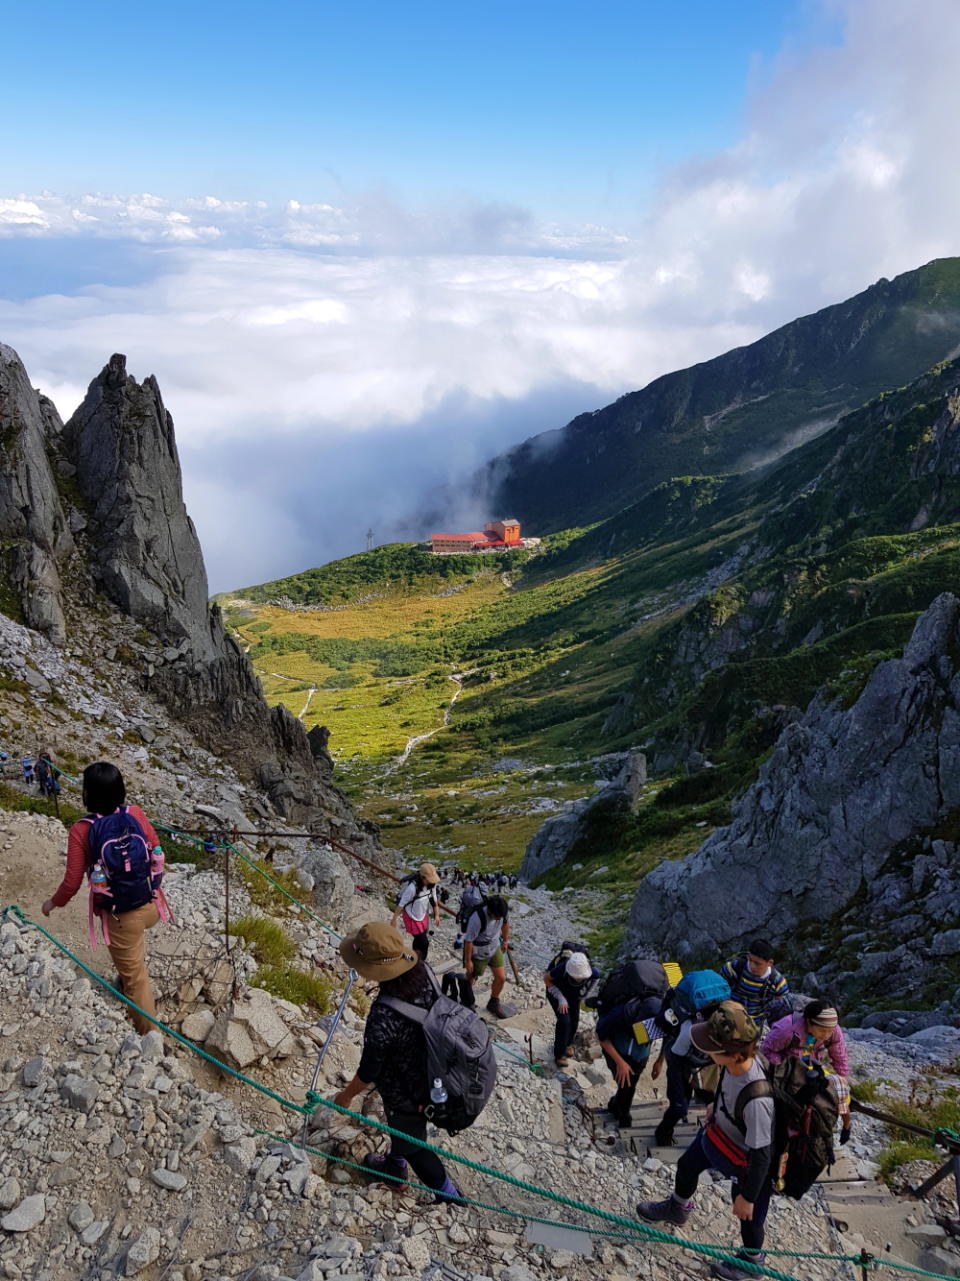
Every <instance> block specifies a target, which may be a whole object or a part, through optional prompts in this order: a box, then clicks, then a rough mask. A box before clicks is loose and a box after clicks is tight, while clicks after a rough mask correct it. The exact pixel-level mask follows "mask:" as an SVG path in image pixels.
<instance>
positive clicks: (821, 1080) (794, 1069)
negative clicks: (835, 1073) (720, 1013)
mask: <svg viewBox="0 0 960 1281" xmlns="http://www.w3.org/2000/svg"><path fill="white" fill-rule="evenodd" d="M766 1073H767V1075H766V1078H765V1079H764V1080H762V1081H751V1082H750V1084H749V1085H747V1086H744V1088H743V1089H742V1090H741V1091H740V1093H739V1095H738V1096H737V1102H736V1105H735V1107H734V1109H733V1112H734V1114H733V1116H732V1117H731V1116H730V1115H729V1113H728V1112H727V1110H726V1108H725V1107H724V1106H723V1073H722V1072H721V1074H720V1084H719V1086H718V1087H717V1094H716V1099H715V1100H714V1103H715V1106H717V1107H719V1108H720V1110H721V1111H722V1112H723V1114H724V1116H726V1117H727V1119H728V1120H730V1121H732V1122H733V1124H734V1125H735V1126H736V1127H737V1129H738V1130H739V1131H740V1132H741V1134H744V1135H745V1134H746V1132H747V1127H746V1123H745V1122H744V1119H743V1112H744V1109H745V1108H746V1106H747V1104H748V1103H749V1102H750V1101H751V1100H752V1099H763V1098H772V1099H773V1108H774V1111H773V1116H774V1121H773V1163H772V1174H773V1189H774V1191H775V1192H779V1193H780V1194H781V1195H782V1196H788V1197H792V1198H793V1199H794V1200H795V1201H799V1200H800V1198H801V1197H802V1196H803V1195H804V1194H805V1193H807V1192H809V1191H810V1189H811V1187H813V1185H814V1183H816V1181H817V1179H818V1178H819V1177H820V1175H821V1174H822V1173H823V1171H824V1170H825V1169H826V1168H827V1166H829V1165H833V1162H834V1153H833V1134H834V1130H835V1129H836V1124H837V1117H838V1115H839V1106H838V1101H837V1096H836V1095H835V1094H834V1092H833V1090H831V1088H830V1084H829V1080H828V1077H827V1074H826V1073H825V1072H824V1070H823V1068H822V1067H820V1066H819V1064H813V1065H811V1066H809V1067H808V1066H807V1064H806V1063H804V1062H803V1060H802V1059H798V1058H796V1057H794V1056H793V1055H790V1056H789V1057H788V1058H786V1059H784V1061H783V1062H782V1063H778V1064H776V1066H774V1067H767V1069H766Z"/></svg>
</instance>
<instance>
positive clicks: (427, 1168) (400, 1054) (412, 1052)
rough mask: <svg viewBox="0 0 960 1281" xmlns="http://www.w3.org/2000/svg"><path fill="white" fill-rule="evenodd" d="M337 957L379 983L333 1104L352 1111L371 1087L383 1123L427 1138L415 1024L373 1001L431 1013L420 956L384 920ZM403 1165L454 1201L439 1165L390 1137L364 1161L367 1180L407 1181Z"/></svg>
mask: <svg viewBox="0 0 960 1281" xmlns="http://www.w3.org/2000/svg"><path fill="white" fill-rule="evenodd" d="M340 955H341V956H342V957H343V959H344V961H346V963H347V965H349V966H351V967H352V968H353V969H355V970H357V971H358V972H359V973H360V974H362V975H363V977H364V978H365V979H372V980H373V981H374V982H377V983H379V984H380V991H379V993H378V994H377V999H376V1000H375V1001H374V1002H373V1005H372V1006H371V1007H370V1013H369V1014H368V1015H367V1022H366V1026H365V1027H364V1029H363V1053H362V1055H361V1057H360V1064H359V1066H358V1068H357V1073H356V1076H354V1078H353V1080H352V1081H351V1082H350V1083H349V1085H347V1086H346V1088H345V1089H343V1090H341V1091H340V1093H339V1094H338V1095H336V1097H335V1098H334V1100H333V1101H334V1103H336V1104H338V1105H339V1106H340V1107H342V1108H352V1107H353V1100H354V1099H355V1098H356V1096H357V1095H358V1094H362V1093H363V1092H364V1091H365V1090H369V1089H370V1088H371V1086H376V1088H377V1091H378V1092H379V1094H380V1098H381V1099H382V1101H383V1109H384V1112H385V1113H386V1117H387V1124H388V1125H389V1126H391V1127H392V1128H393V1129H394V1130H402V1131H403V1133H404V1134H409V1135H410V1136H411V1137H412V1138H415V1139H426V1137H427V1116H426V1114H425V1109H426V1108H427V1107H428V1106H429V1104H430V1082H429V1078H428V1073H427V1042H426V1037H425V1036H424V1032H423V1028H422V1027H421V1026H420V1025H419V1024H417V1023H415V1022H414V1021H413V1020H412V1019H410V1018H406V1017H405V1016H404V1015H403V1014H401V1013H400V1012H399V1011H398V1010H395V1009H391V1007H390V1006H389V1005H385V1004H384V1003H383V1002H382V1001H381V1000H380V999H379V998H380V997H384V996H386V997H395V998H397V999H399V1000H401V1001H406V1002H408V1003H409V1004H410V1005H416V1006H422V1007H423V1008H424V1009H430V1007H431V1006H432V1005H433V1003H434V1001H435V1000H436V999H437V994H436V988H435V980H434V979H433V977H432V975H431V973H430V970H429V968H428V966H427V965H426V963H425V961H424V959H423V957H422V956H418V955H417V953H416V952H414V951H413V949H412V948H411V947H408V946H407V942H406V940H405V939H404V937H403V935H402V934H401V933H400V932H399V931H398V930H395V929H393V928H392V926H389V925H387V924H386V922H384V921H371V922H370V923H369V924H368V925H362V926H361V927H360V929H358V930H356V931H355V932H354V933H353V934H351V935H350V936H349V937H347V938H345V939H343V940H342V941H341V943H340ZM408 1162H409V1164H410V1165H412V1166H413V1170H414V1173H415V1174H416V1176H417V1178H418V1179H420V1181H421V1182H422V1183H425V1184H426V1185H427V1187H428V1188H432V1189H433V1190H434V1191H435V1193H436V1199H437V1201H454V1202H456V1201H458V1200H460V1192H459V1190H458V1189H457V1188H456V1187H455V1186H454V1184H453V1183H452V1182H451V1180H450V1178H449V1176H448V1174H447V1172H446V1170H445V1169H444V1166H443V1162H442V1161H441V1160H440V1158H439V1157H438V1156H437V1155H436V1154H435V1153H433V1152H429V1151H427V1149H426V1148H420V1147H417V1146H416V1145H415V1144H413V1143H408V1142H406V1141H405V1140H403V1139H398V1138H396V1137H395V1136H392V1137H391V1139H390V1148H389V1150H388V1151H387V1152H386V1153H382V1152H369V1153H367V1155H366V1156H365V1157H364V1158H363V1165H364V1166H365V1167H366V1169H367V1170H368V1171H369V1173H370V1174H371V1175H374V1176H377V1175H379V1176H381V1177H382V1176H383V1175H394V1176H395V1177H396V1178H399V1179H406V1177H407V1164H408ZM385 1182H388V1183H390V1182H391V1180H390V1179H387V1180H385ZM394 1186H395V1185H394Z"/></svg>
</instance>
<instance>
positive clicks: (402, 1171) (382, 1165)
mask: <svg viewBox="0 0 960 1281" xmlns="http://www.w3.org/2000/svg"><path fill="white" fill-rule="evenodd" d="M360 1164H361V1165H362V1166H363V1168H364V1170H365V1171H366V1173H367V1174H369V1175H370V1176H371V1177H372V1178H374V1179H378V1178H379V1179H383V1181H384V1182H385V1183H397V1182H401V1183H406V1181H407V1163H406V1161H404V1159H403V1157H399V1156H391V1155H390V1154H389V1153H388V1152H368V1153H367V1155H366V1156H365V1157H364V1158H363V1160H362V1161H361V1162H360Z"/></svg>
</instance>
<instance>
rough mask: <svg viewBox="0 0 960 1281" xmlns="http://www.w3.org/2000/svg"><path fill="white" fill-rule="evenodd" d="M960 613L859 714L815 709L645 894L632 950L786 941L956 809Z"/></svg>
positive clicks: (888, 665)
mask: <svg viewBox="0 0 960 1281" xmlns="http://www.w3.org/2000/svg"><path fill="white" fill-rule="evenodd" d="M958 660H960V601H958V599H957V598H956V597H955V596H953V595H950V594H944V595H942V596H939V597H938V598H937V599H936V600H935V601H934V602H933V604H932V605H931V606H930V607H929V609H927V610H926V612H925V613H924V614H923V615H922V616H921V617H920V619H919V620H918V622H917V625H916V628H915V630H914V633H913V636H912V638H911V640H910V642H909V643H908V644H907V645H906V646H905V648H904V652H903V657H902V658H898V659H892V660H890V661H888V662H885V663H881V664H880V665H879V666H878V667H877V668H876V670H875V671H874V672H873V674H872V675H871V677H870V679H869V680H868V682H867V684H866V686H865V688H864V690H863V692H862V693H861V695H860V697H859V698H858V699H857V701H856V703H855V704H854V705H853V706H852V707H850V708H843V707H842V706H840V705H839V704H837V703H832V704H824V703H823V702H822V701H819V700H814V702H813V703H812V704H811V706H810V707H809V708H808V710H807V712H806V714H805V715H804V716H803V717H802V719H801V720H800V721H798V722H796V723H794V724H792V725H790V726H788V727H787V728H786V729H785V730H784V731H783V733H782V734H781V736H780V738H779V740H778V742H777V744H776V747H775V748H774V751H773V753H772V755H771V756H770V758H769V760H768V761H767V762H766V763H765V765H764V766H763V768H762V769H761V771H760V775H759V777H758V779H757V782H756V783H755V784H754V785H753V786H752V787H751V788H750V789H749V791H748V792H747V793H746V794H745V796H744V797H743V799H742V800H741V801H740V803H739V804H738V805H737V807H736V809H735V811H734V814H733V820H732V822H731V824H730V826H729V827H725V828H721V829H719V830H718V831H716V832H714V833H713V835H712V836H711V837H709V838H708V840H707V841H706V842H705V844H704V845H702V846H701V848H700V849H699V850H697V851H696V852H695V853H694V854H692V855H690V856H689V857H688V858H686V859H684V860H682V861H681V862H669V863H663V864H661V865H660V866H659V867H658V868H656V869H655V870H654V871H653V872H651V873H650V874H649V875H648V876H646V877H645V878H644V879H643V881H641V883H640V885H639V887H638V890H637V895H636V898H635V900H634V903H633V907H632V909H631V913H630V922H629V926H628V930H627V936H626V940H625V943H626V946H628V947H630V948H638V949H645V948H650V949H661V948H666V949H668V950H669V951H670V952H671V953H676V955H677V956H678V957H680V958H681V959H682V958H685V957H691V956H693V955H696V954H698V953H700V954H706V953H709V954H710V955H715V954H716V951H717V949H726V948H730V947H735V946H737V945H739V944H740V943H741V942H742V941H743V940H744V939H745V938H747V937H748V936H749V935H750V934H753V933H757V934H764V935H767V936H770V937H771V938H772V939H773V940H774V941H776V940H780V939H785V938H786V937H787V936H788V935H789V932H790V930H791V929H792V927H794V926H795V925H796V924H797V923H798V922H800V921H804V920H809V919H811V918H813V919H815V918H819V917H828V916H830V915H831V914H832V913H834V912H836V911H838V910H839V909H841V908H843V907H844V906H845V905H846V904H847V903H848V902H849V900H850V899H851V898H852V896H853V895H854V894H855V893H856V892H857V891H858V890H859V889H860V887H861V886H862V885H863V884H864V883H866V884H867V885H870V884H871V883H872V882H873V881H874V880H875V878H876V877H877V876H878V874H879V872H880V869H881V868H882V866H883V864H884V862H885V860H886V859H887V857H888V855H889V854H890V853H891V851H892V850H894V848H895V847H896V846H898V845H899V844H900V843H901V842H903V841H904V840H906V839H907V838H908V837H910V836H911V835H913V834H915V833H917V832H918V831H923V830H924V829H926V830H929V829H931V828H933V827H935V826H936V824H937V823H939V822H941V821H942V820H943V819H944V818H946V817H947V816H948V815H949V814H950V813H951V811H954V810H956V809H957V808H958V807H960V674H958V667H957V665H958Z"/></svg>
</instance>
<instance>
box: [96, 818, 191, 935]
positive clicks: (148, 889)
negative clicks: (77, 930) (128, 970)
mask: <svg viewBox="0 0 960 1281" xmlns="http://www.w3.org/2000/svg"><path fill="white" fill-rule="evenodd" d="M84 821H85V822H87V823H89V824H90V832H89V835H88V838H87V840H88V850H89V861H88V865H87V879H88V881H89V882H90V911H89V920H90V941H91V943H92V945H93V947H94V948H95V947H96V945H97V944H96V939H95V936H94V928H93V921H94V917H95V916H99V917H100V923H101V926H102V929H103V941H104V942H105V943H109V942H110V933H109V926H108V924H107V917H108V916H110V915H114V916H116V915H120V914H121V913H123V912H132V911H133V910H134V909H135V908H138V907H143V906H144V905H145V904H146V903H152V902H154V901H156V903H157V907H158V910H159V911H160V915H161V917H163V919H164V920H169V919H170V916H169V909H168V907H167V903H166V898H165V896H164V893H163V890H162V889H161V888H160V886H161V882H162V881H163V866H164V863H163V850H162V849H160V847H159V846H157V848H156V849H155V850H151V848H150V845H149V842H148V841H147V837H146V834H145V833H144V830H143V828H142V827H141V826H140V824H139V822H138V821H137V819H135V818H134V816H133V815H132V814H131V813H130V811H129V808H128V807H127V806H126V805H121V806H120V808H119V809H117V810H114V812H113V813H112V814H88V815H87V817H86V819H85V820H84Z"/></svg>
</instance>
